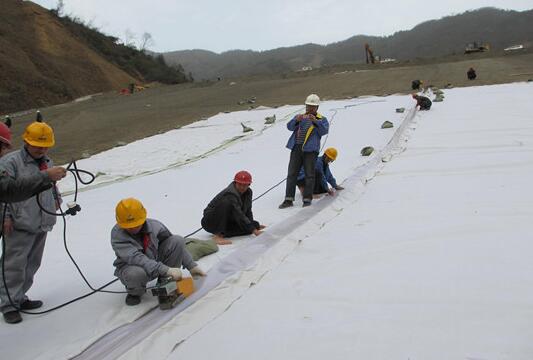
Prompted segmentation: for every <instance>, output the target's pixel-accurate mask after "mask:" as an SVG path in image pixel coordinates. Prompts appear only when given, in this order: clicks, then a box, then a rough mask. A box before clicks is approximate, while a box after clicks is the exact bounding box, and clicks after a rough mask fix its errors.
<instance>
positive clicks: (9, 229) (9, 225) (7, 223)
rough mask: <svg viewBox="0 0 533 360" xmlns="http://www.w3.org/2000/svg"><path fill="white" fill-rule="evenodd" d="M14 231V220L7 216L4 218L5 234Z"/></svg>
mask: <svg viewBox="0 0 533 360" xmlns="http://www.w3.org/2000/svg"><path fill="white" fill-rule="evenodd" d="M12 232H13V220H11V219H10V218H5V220H4V234H5V235H9V234H11V233H12Z"/></svg>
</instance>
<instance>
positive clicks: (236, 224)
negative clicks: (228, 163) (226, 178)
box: [202, 170, 265, 245]
mask: <svg viewBox="0 0 533 360" xmlns="http://www.w3.org/2000/svg"><path fill="white" fill-rule="evenodd" d="M251 184H252V175H251V174H250V173H249V172H248V171H244V170H243V171H239V172H238V173H236V174H235V177H234V178H233V181H232V182H231V183H230V184H229V185H228V186H227V187H226V188H225V189H224V190H222V191H221V192H219V193H218V194H217V195H216V196H215V197H214V198H213V200H211V202H209V204H208V205H207V207H206V208H205V210H204V216H203V218H202V227H203V228H204V230H206V231H207V232H210V233H212V234H214V236H213V240H215V242H216V243H217V244H218V245H225V244H231V241H230V240H227V238H229V237H233V236H239V235H249V234H254V235H256V236H258V235H260V234H261V233H262V230H263V229H264V228H265V225H261V224H259V222H257V221H256V220H254V215H253V213H252V198H253V192H252V189H251V188H250V185H251Z"/></svg>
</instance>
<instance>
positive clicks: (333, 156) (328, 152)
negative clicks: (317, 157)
mask: <svg viewBox="0 0 533 360" xmlns="http://www.w3.org/2000/svg"><path fill="white" fill-rule="evenodd" d="M324 154H326V156H327V157H328V158H330V159H331V160H333V161H335V159H337V149H335V148H332V147H330V148H327V149H326V151H324Z"/></svg>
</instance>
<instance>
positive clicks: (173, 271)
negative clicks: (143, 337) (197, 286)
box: [111, 198, 205, 306]
mask: <svg viewBox="0 0 533 360" xmlns="http://www.w3.org/2000/svg"><path fill="white" fill-rule="evenodd" d="M115 215H116V220H117V224H116V225H115V226H114V227H113V229H112V230H111V246H112V248H113V250H114V251H115V255H116V256H117V258H116V260H115V261H114V262H113V265H114V266H115V276H117V277H118V278H119V279H120V281H121V282H122V283H123V284H124V286H125V287H126V290H127V291H128V295H126V304H127V305H130V306H133V305H137V304H139V303H140V302H141V296H142V295H143V294H144V293H145V292H146V284H147V283H148V282H149V281H150V280H153V279H156V278H158V277H164V276H171V277H172V278H173V279H174V280H181V278H182V273H181V267H182V266H184V267H185V268H187V269H188V270H189V272H190V273H191V275H193V276H195V275H198V276H205V273H204V272H203V271H202V269H200V267H199V266H198V265H197V264H196V263H195V262H194V261H193V259H192V257H191V254H189V252H188V251H187V249H186V248H185V239H184V238H182V237H181V236H179V235H173V234H172V233H171V232H170V230H168V228H167V227H166V226H165V225H163V224H162V223H161V222H159V221H157V220H154V219H148V218H147V217H146V209H145V208H144V206H143V204H142V203H141V202H140V201H139V200H137V199H134V198H127V199H123V200H121V201H120V202H119V203H118V204H117V206H116V208H115Z"/></svg>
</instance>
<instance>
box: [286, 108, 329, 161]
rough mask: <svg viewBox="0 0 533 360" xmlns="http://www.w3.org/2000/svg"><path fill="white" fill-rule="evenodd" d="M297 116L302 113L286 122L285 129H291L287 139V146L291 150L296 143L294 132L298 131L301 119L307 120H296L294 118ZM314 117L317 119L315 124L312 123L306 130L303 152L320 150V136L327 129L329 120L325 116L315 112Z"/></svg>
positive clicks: (326, 131)
mask: <svg viewBox="0 0 533 360" xmlns="http://www.w3.org/2000/svg"><path fill="white" fill-rule="evenodd" d="M298 116H302V115H296V116H295V117H293V118H292V120H291V121H289V122H288V123H287V129H289V130H290V131H292V135H291V137H290V138H289V141H288V142H287V148H289V149H291V150H292V149H294V146H295V145H296V133H297V132H298V128H299V126H300V123H301V121H309V120H307V119H305V120H301V121H300V122H296V118H297V117H298ZM303 116H305V115H303ZM316 119H317V120H316V122H315V124H316V125H312V126H311V127H310V128H309V130H308V134H307V136H306V140H305V142H304V144H303V151H304V152H319V151H320V138H321V137H322V136H323V135H326V134H327V133H328V131H329V122H328V119H327V118H326V117H324V116H322V115H320V114H317V115H316Z"/></svg>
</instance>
